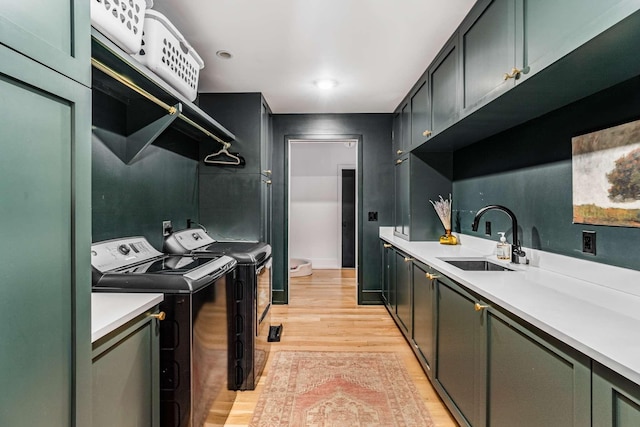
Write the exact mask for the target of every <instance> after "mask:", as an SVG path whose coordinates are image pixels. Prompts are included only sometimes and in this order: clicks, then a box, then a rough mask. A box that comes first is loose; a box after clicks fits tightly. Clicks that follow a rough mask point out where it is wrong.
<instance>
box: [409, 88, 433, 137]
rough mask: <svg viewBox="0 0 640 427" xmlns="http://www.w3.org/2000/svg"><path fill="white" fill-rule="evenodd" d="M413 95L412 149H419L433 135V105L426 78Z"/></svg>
mask: <svg viewBox="0 0 640 427" xmlns="http://www.w3.org/2000/svg"><path fill="white" fill-rule="evenodd" d="M417 86H418V88H417V89H416V90H415V92H413V94H412V95H411V148H413V147H417V146H419V145H420V144H422V143H423V142H424V141H426V140H427V139H429V136H430V135H431V105H430V101H429V85H428V80H427V78H426V76H424V77H423V78H422V79H420V80H419V81H418V84H417Z"/></svg>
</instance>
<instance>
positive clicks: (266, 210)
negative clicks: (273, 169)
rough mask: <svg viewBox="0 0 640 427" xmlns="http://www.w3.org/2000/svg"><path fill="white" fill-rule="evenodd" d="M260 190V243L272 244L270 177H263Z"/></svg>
mask: <svg viewBox="0 0 640 427" xmlns="http://www.w3.org/2000/svg"><path fill="white" fill-rule="evenodd" d="M261 179H262V187H261V188H260V190H261V191H260V199H261V200H260V219H261V223H262V225H261V228H260V241H262V242H266V243H269V244H271V213H272V195H271V194H272V188H273V187H272V184H271V178H270V177H265V176H263V177H261Z"/></svg>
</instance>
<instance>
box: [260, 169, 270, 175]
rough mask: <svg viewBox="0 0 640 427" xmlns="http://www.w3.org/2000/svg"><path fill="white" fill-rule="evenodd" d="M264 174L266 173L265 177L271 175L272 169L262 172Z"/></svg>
mask: <svg viewBox="0 0 640 427" xmlns="http://www.w3.org/2000/svg"><path fill="white" fill-rule="evenodd" d="M262 173H264V174H265V175H271V169H267V170H264V171H262Z"/></svg>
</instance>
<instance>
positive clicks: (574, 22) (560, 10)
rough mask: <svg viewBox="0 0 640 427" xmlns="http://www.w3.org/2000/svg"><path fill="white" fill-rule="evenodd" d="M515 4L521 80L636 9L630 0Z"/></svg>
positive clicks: (536, 0) (539, 0)
mask: <svg viewBox="0 0 640 427" xmlns="http://www.w3.org/2000/svg"><path fill="white" fill-rule="evenodd" d="M634 3H635V4H634ZM516 4H517V13H518V16H517V19H516V24H517V27H518V30H517V31H518V35H517V38H518V43H517V44H516V48H517V53H516V65H515V66H516V67H518V68H522V69H524V70H526V72H525V73H524V74H523V75H522V77H523V79H522V80H524V79H526V78H528V77H531V76H532V75H534V74H535V73H537V72H538V71H540V70H542V69H543V68H545V67H547V66H549V65H551V64H552V63H554V62H555V61H557V60H559V59H560V58H562V57H563V56H564V55H566V54H568V53H569V52H571V51H572V50H574V49H575V48H577V47H578V46H580V45H582V44H584V43H585V42H587V41H589V40H590V39H592V38H593V37H595V36H596V35H598V34H600V33H601V32H602V31H604V30H605V29H607V28H609V27H610V26H611V25H613V24H614V23H616V22H618V21H619V20H620V19H622V18H623V17H625V16H627V15H628V14H629V13H630V12H631V11H633V10H634V9H637V8H638V3H637V2H634V1H633V0H630V1H629V0H627V1H625V0H563V1H554V0H516Z"/></svg>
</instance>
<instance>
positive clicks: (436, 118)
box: [428, 37, 460, 134]
mask: <svg viewBox="0 0 640 427" xmlns="http://www.w3.org/2000/svg"><path fill="white" fill-rule="evenodd" d="M458 56H459V55H458V40H457V39H456V38H455V37H454V38H452V39H451V40H449V42H448V43H447V44H446V45H445V47H444V48H443V49H442V51H441V52H440V54H439V55H438V57H437V58H436V59H435V60H434V61H433V63H432V64H431V66H430V67H429V71H428V73H429V90H430V92H431V96H430V100H431V127H432V129H431V130H432V131H433V133H434V134H435V133H437V132H440V131H442V130H443V129H446V128H447V127H449V126H450V125H452V124H453V123H454V122H455V121H456V120H457V119H458V116H459V108H460V107H459V105H460V103H459V95H458V76H459V67H458Z"/></svg>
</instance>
